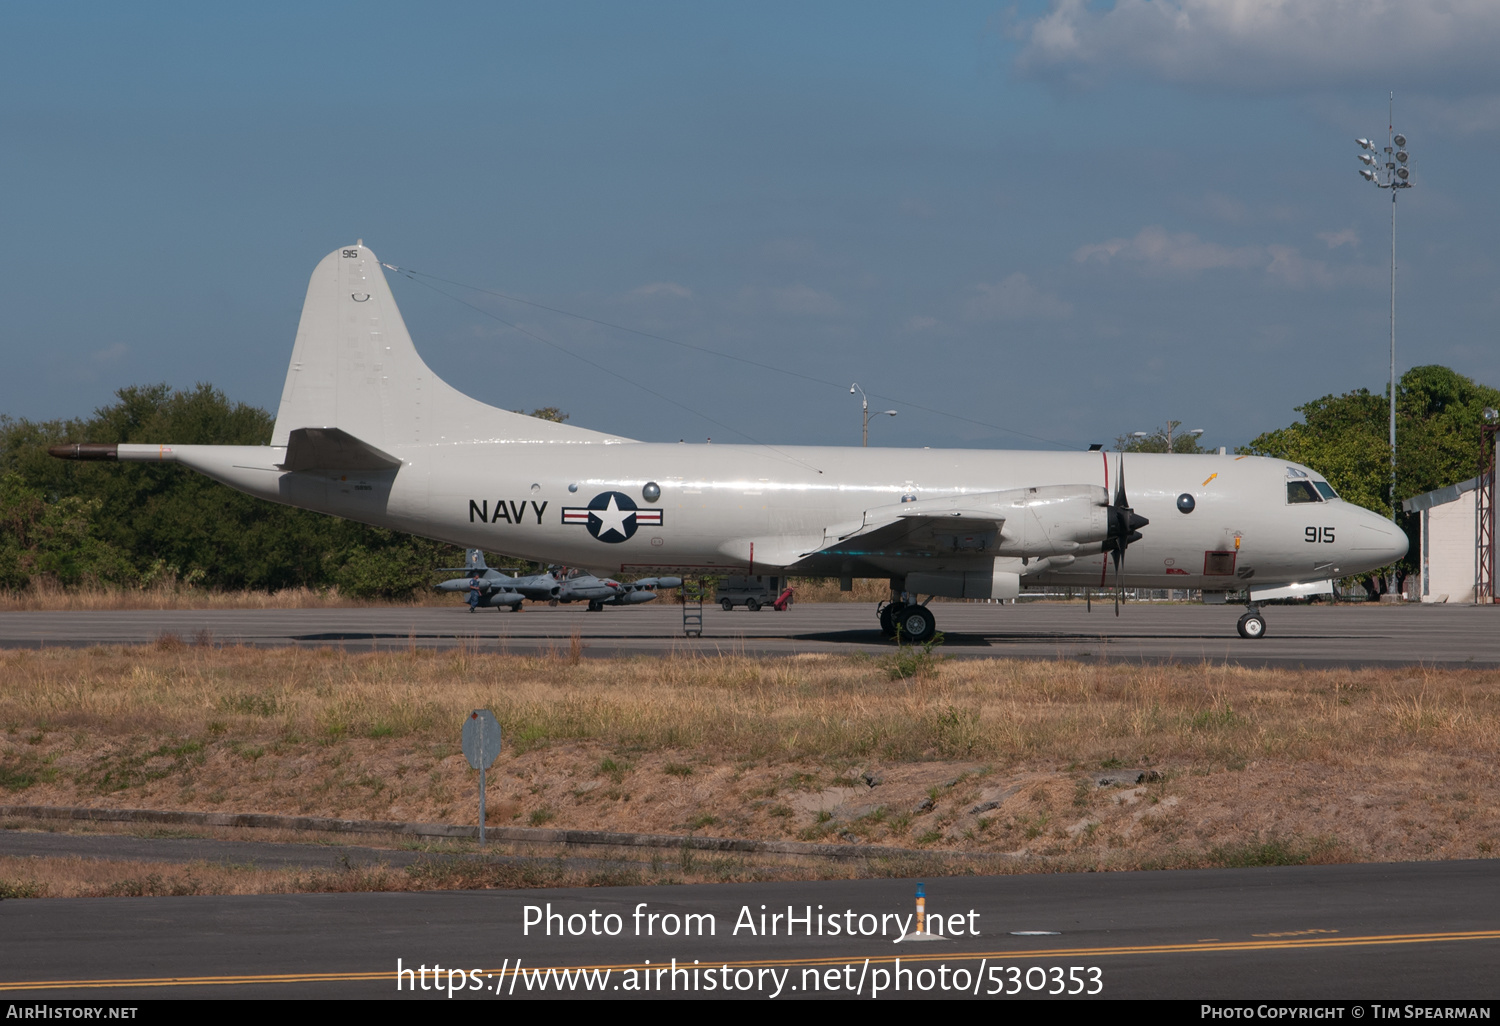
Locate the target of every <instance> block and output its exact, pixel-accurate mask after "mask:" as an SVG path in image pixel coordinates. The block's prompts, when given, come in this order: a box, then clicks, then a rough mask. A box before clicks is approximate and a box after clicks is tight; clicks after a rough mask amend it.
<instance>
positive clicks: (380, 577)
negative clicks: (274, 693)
mask: <svg viewBox="0 0 1500 1026" xmlns="http://www.w3.org/2000/svg"><path fill="white" fill-rule="evenodd" d="M116 396H117V399H118V401H117V402H115V403H113V404H111V405H109V406H106V407H103V408H101V409H99V410H97V411H95V413H94V416H93V417H91V418H89V419H87V420H71V421H48V422H45V423H35V422H32V421H26V420H16V419H13V418H10V417H5V416H0V475H4V476H3V478H0V587H6V588H19V587H24V586H25V585H26V584H27V583H28V582H29V581H30V580H31V579H33V578H36V577H53V578H56V579H57V580H58V581H60V582H62V583H64V584H73V583H77V582H80V581H83V580H87V579H94V580H100V581H106V582H111V583H119V584H137V585H146V584H150V583H152V582H153V581H154V580H156V579H158V578H162V577H175V578H176V579H177V580H179V581H187V582H190V583H200V584H203V585H205V586H209V587H214V588H226V589H227V588H254V589H263V590H275V589H278V588H290V587H308V588H326V587H329V586H331V585H338V586H339V587H340V588H341V589H342V590H344V591H346V592H348V593H350V594H354V595H359V596H386V597H399V596H402V595H406V594H410V593H411V592H413V591H415V590H417V589H420V588H425V587H428V586H429V585H430V584H431V581H432V569H433V568H434V567H437V566H443V565H449V566H452V565H455V562H454V561H455V560H456V559H461V558H462V557H461V556H457V555H456V554H455V553H456V550H455V549H454V548H453V547H452V546H448V545H441V544H438V543H436V542H430V541H426V540H424V539H420V538H415V537H412V536H410V535H404V534H399V533H397V532H393V531H385V530H381V529H378V528H373V527H366V526H364V525H362V524H355V523H352V522H350V521H346V520H339V519H336V518H334V517H329V516H325V515H323V514H319V513H311V512H308V511H306V510H298V509H292V508H291V507H287V506H279V505H275V504H272V503H268V502H265V501H263V500H260V499H256V498H252V497H251V496H248V495H244V494H242V493H240V492H236V491H234V490H233V489H230V488H226V487H225V486H224V485H221V484H218V483H217V482H214V481H211V480H209V479H208V478H206V477H203V476H202V475H200V474H195V473H193V472H192V471H190V470H188V469H186V468H184V467H179V466H174V465H172V464H152V463H123V464H122V463H113V462H98V463H93V462H78V463H75V462H71V461H65V460H57V459H53V458H52V457H50V456H48V455H47V446H49V445H55V444H57V443H59V442H66V441H88V442H105V443H110V442H113V443H121V442H134V443H141V442H144V443H152V442H170V443H173V444H177V445H266V444H268V443H269V442H270V439H271V428H272V426H273V420H272V418H271V416H270V415H269V414H267V413H266V412H265V411H264V410H260V409H256V408H255V407H252V406H247V405H245V404H244V403H231V402H230V401H229V400H228V399H227V398H226V397H225V396H224V394H223V393H222V392H220V391H219V390H218V389H215V388H213V387H211V386H209V385H204V384H200V385H198V386H197V387H195V388H192V389H188V390H184V391H173V390H172V389H170V388H169V387H168V386H166V385H149V386H133V387H130V388H122V389H120V391H118V392H117V393H116Z"/></svg>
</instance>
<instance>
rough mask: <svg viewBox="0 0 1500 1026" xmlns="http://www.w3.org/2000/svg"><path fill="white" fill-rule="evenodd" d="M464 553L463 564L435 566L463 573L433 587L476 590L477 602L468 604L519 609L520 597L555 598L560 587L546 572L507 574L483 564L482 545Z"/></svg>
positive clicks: (444, 589)
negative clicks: (465, 554)
mask: <svg viewBox="0 0 1500 1026" xmlns="http://www.w3.org/2000/svg"><path fill="white" fill-rule="evenodd" d="M467 555H468V559H467V561H466V562H465V564H464V565H463V566H445V567H439V568H438V569H439V572H440V573H441V572H444V571H454V570H458V571H462V572H463V573H465V574H466V575H467V576H465V577H455V578H453V579H452V580H448V581H443V582H442V583H441V584H439V585H437V590H438V591H457V592H464V593H469V592H473V593H476V594H477V595H478V596H479V600H478V602H477V603H470V606H471V608H477V607H478V606H495V607H499V606H504V607H508V608H510V609H512V610H514V611H517V612H519V611H520V609H521V602H522V600H523V599H532V600H533V601H546V600H548V599H555V598H557V596H558V593H559V592H561V591H562V586H561V585H559V584H558V583H557V582H556V581H555V580H553V579H552V576H551V575H550V574H532V575H529V576H526V577H510V576H508V575H506V574H503V573H501V572H500V571H499V570H495V569H492V568H491V567H490V566H489V565H488V564H486V563H485V561H484V551H483V550H482V549H469V550H468V554H467ZM476 584H477V587H476Z"/></svg>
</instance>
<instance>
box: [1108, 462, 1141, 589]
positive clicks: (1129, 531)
mask: <svg viewBox="0 0 1500 1026" xmlns="http://www.w3.org/2000/svg"><path fill="white" fill-rule="evenodd" d="M1108 517H1109V533H1108V535H1107V536H1106V537H1105V539H1104V551H1105V552H1108V553H1110V555H1111V558H1113V559H1114V563H1115V615H1116V616H1119V615H1120V599H1121V597H1122V596H1123V595H1124V589H1123V588H1122V586H1121V584H1120V564H1121V563H1123V562H1125V550H1126V549H1127V548H1129V547H1130V543H1131V542H1137V541H1140V540H1141V531H1140V529H1141V528H1142V527H1145V526H1146V525H1147V524H1149V523H1151V521H1149V520H1147V519H1146V518H1145V517H1143V516H1141V515H1139V514H1138V513H1136V511H1135V510H1133V509H1131V508H1130V499H1129V498H1128V497H1127V496H1126V494H1125V454H1124V453H1121V454H1120V461H1119V473H1118V474H1117V475H1116V482H1115V497H1114V501H1113V502H1111V503H1110V504H1109V506H1108Z"/></svg>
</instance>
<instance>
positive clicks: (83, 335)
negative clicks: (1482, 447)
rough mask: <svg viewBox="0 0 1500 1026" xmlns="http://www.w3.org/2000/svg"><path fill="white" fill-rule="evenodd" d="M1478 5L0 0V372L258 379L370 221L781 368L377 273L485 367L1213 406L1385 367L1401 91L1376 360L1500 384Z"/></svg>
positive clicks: (936, 428) (753, 417) (269, 377)
mask: <svg viewBox="0 0 1500 1026" xmlns="http://www.w3.org/2000/svg"><path fill="white" fill-rule="evenodd" d="M1497 44H1500V4H1495V3H1493V2H1490V0H1482V2H1481V0H1406V2H1401V3H1398V2H1395V0H1317V2H1312V0H1304V2H1297V0H1114V2H1109V0H1106V2H1102V3H1084V2H1081V0H1058V2H1052V3H1023V4H1020V5H1019V6H1017V5H1015V4H1012V3H999V4H996V3H965V2H952V3H944V4H940V5H917V4H906V5H901V4H874V3H868V2H863V3H848V4H842V3H822V4H806V3H798V4H782V5H778V4H771V3H765V2H757V3H754V4H701V3H681V4H662V3H639V4H618V3H604V4H590V3H570V4H547V5H542V4H530V5H515V4H497V3H483V4H472V5H470V4H428V5H409V4H384V3H374V2H364V3H358V4H318V5H303V4H296V5H293V4H257V5H236V6H234V7H232V8H231V7H229V6H228V5H203V4H187V3H183V4H137V5H128V6H127V5H104V4H99V5H92V4H73V5H66V6H64V5H34V6H31V7H27V6H22V5H7V6H5V7H4V8H3V9H0V133H3V139H4V145H3V146H0V183H3V185H4V188H5V196H6V200H7V202H5V203H4V205H3V206H0V270H3V273H0V308H3V309H4V311H5V315H6V316H5V318H4V322H3V335H0V355H3V359H4V362H5V367H6V372H5V373H4V374H3V375H0V412H4V413H9V414H11V415H13V416H24V417H32V418H51V417H62V416H78V415H83V414H87V413H88V412H89V411H90V410H92V409H93V408H95V407H97V406H100V405H102V404H105V403H107V402H108V401H109V400H110V398H111V395H112V393H113V391H114V390H115V389H116V388H119V387H121V386H123V385H129V384H141V383H148V382H155V381H167V382H169V383H171V384H173V385H175V386H180V387H185V386H190V385H192V384H194V383H195V382H199V381H207V382H211V383H213V384H215V385H217V386H218V387H220V388H222V389H223V390H224V391H225V392H227V393H228V394H229V395H230V396H231V397H232V398H234V399H238V400H243V401H245V402H249V403H253V404H256V405H260V406H264V407H266V408H268V409H272V410H274V408H275V404H276V402H277V400H278V398H279V396H280V390H281V383H282V379H283V377H284V375H285V371H286V364H287V360H288V357H289V355H290V352H291V346H292V337H293V333H294V331H295V328H296V322H297V316H298V313H299V311H300V308H301V302H302V296H303V292H304V290H305V288H306V281H307V276H308V274H309V273H310V272H311V270H312V267H313V265H314V264H315V263H316V262H317V261H318V259H319V258H321V257H322V256H323V255H324V254H325V253H327V252H328V251H330V250H332V249H335V248H337V247H339V246H340V245H343V244H346V243H348V242H351V241H353V240H354V239H355V238H363V239H364V240H365V241H366V243H367V244H369V245H370V246H371V247H372V248H373V249H374V250H375V251H376V252H377V253H378V254H379V255H380V257H381V258H382V259H384V260H386V261H389V262H391V263H395V264H398V265H401V266H405V267H410V268H413V269H416V270H418V271H422V272H426V273H428V274H431V275H436V276H439V277H441V278H446V279H450V280H453V281H458V282H462V283H465V284H468V285H474V286H479V287H482V288H485V289H490V290H494V291H497V292H501V293H505V294H507V295H510V296H516V297H521V298H524V299H528V300H532V301H534V302H537V303H541V304H544V305H547V306H552V307H556V308H559V309H563V310H568V311H575V312H577V313H580V314H584V315H587V316H589V317H593V318H596V319H599V320H603V321H608V322H612V323H617V324H621V325H625V326H629V327H634V328H638V329H641V330H643V331H646V332H651V333H655V334H659V335H664V336H668V337H670V338H673V339H676V340H679V341H681V342H685V343H689V344H691V345H694V346H698V347H703V348H706V349H711V350H717V351H720V352H730V353H734V354H737V355H740V356H742V357H745V358H747V359H751V360H754V361H756V362H757V363H761V364H766V365H768V366H770V367H774V368H782V369H785V370H790V371H795V372H796V373H797V374H800V375H804V377H795V376H791V375H786V374H780V373H777V372H775V371H773V370H763V369H759V368H755V367H750V366H747V365H745V364H740V363H734V362H731V361H728V360H724V359H721V358H719V357H715V356H712V355H705V354H701V353H696V352H693V351H690V350H684V349H681V348H676V347H673V346H670V345H667V344H665V343H662V342H659V341H655V340H652V339H648V338H645V337H643V336H640V335H633V334H629V333H625V332H621V331H618V330H613V329H610V328H606V327H602V326H600V325H598V324H594V323H590V322H587V321H582V320H577V319H572V318H568V317H563V316H559V315H557V314H552V313H548V312H546V311H543V310H540V309H538V308H535V307H527V306H524V305H520V304H516V303H513V302H509V301H505V300H501V299H499V298H498V297H495V296H490V295H484V294H481V293H475V292H460V291H458V290H453V289H450V288H448V287H447V286H444V288H445V289H448V291H450V292H453V293H454V294H455V295H461V296H462V297H463V298H464V299H465V301H466V302H468V303H470V304H473V305H474V306H478V307H480V308H481V309H482V310H484V311H488V312H489V313H490V314H493V315H494V316H493V317H491V316H487V315H486V314H484V313H481V312H478V311H476V310H475V309H473V308H472V306H465V305H462V304H460V303H458V302H455V301H453V300H452V299H450V298H447V297H445V296H443V295H441V294H439V293H438V292H435V291H433V290H431V289H429V288H427V287H425V286H422V285H419V284H416V283H414V282H412V281H410V280H407V279H404V278H394V279H393V281H392V287H393V289H394V290H395V292H396V296H397V299H398V300H399V302H400V303H401V306H402V310H403V313H404V314H405V316H406V320H407V323H408V326H409V327H410V328H411V331H412V334H413V337H414V338H415V339H416V341H417V345H418V348H419V349H420V350H421V352H422V354H423V355H424V357H425V358H426V359H427V361H428V362H429V363H430V364H431V365H432V366H433V368H434V369H435V370H436V371H437V372H438V373H439V374H440V375H442V376H443V377H445V378H447V379H448V380H450V381H451V382H453V383H454V384H456V385H458V386H459V387H461V388H463V389H464V390H465V391H468V392H470V393H471V394H473V395H475V396H477V397H478V398H481V399H483V400H485V401H488V402H492V403H495V404H497V405H501V406H505V407H509V408H518V407H526V408H531V407H534V406H546V405H556V406H560V407H562V408H563V409H565V410H567V411H569V412H570V413H571V414H572V417H573V422H574V423H578V424H582V425H585V426H589V427H596V428H601V429H604V430H609V431H615V432H619V433H622V434H627V435H631V436H634V437H639V438H646V439H655V440H675V439H677V438H687V439H689V440H695V439H697V440H701V439H702V438H704V437H710V436H712V437H713V438H714V439H715V440H716V441H743V440H745V439H746V438H752V439H754V440H757V441H764V442H773V443H782V444H787V443H798V442H806V443H817V444H825V443H826V444H845V443H848V444H857V443H858V440H859V408H858V400H857V398H855V397H851V396H850V395H849V394H848V385H849V383H850V382H852V381H859V382H860V384H861V385H862V386H863V387H864V388H865V389H866V390H867V391H868V392H869V393H870V394H871V396H872V402H873V403H876V404H878V408H880V409H886V408H895V409H898V410H900V411H901V413H900V416H898V417H897V418H895V419H891V418H882V419H881V420H880V421H878V422H876V423H875V424H872V427H871V442H872V444H876V445H916V446H921V445H932V446H944V445H958V446H985V447H1035V446H1043V447H1046V446H1065V447H1071V446H1078V447H1081V446H1084V445H1087V444H1088V443H1089V442H1092V441H1100V442H1111V441H1112V440H1113V439H1114V438H1115V437H1116V436H1117V435H1119V434H1122V433H1126V432H1129V431H1134V430H1151V429H1152V428H1155V427H1157V426H1160V425H1161V424H1162V423H1163V422H1165V421H1166V420H1167V419H1169V418H1171V419H1175V420H1180V421H1183V422H1184V426H1185V427H1201V428H1203V429H1204V430H1205V436H1204V440H1205V441H1206V442H1210V443H1212V444H1226V445H1231V446H1232V445H1236V444H1240V443H1243V442H1245V441H1247V440H1249V439H1250V438H1251V437H1253V436H1254V435H1255V434H1257V433H1259V432H1260V431H1263V430H1267V429H1270V428H1273V427H1278V426H1282V425H1284V424H1287V423H1289V422H1291V421H1292V420H1293V419H1294V418H1295V414H1294V412H1293V407H1295V406H1296V405H1298V404H1299V403H1302V402H1305V401H1307V400H1309V399H1312V398H1315V397H1317V396H1320V395H1323V394H1326V393H1329V392H1341V391H1345V390H1348V389H1351V388H1355V387H1360V386H1365V387H1369V388H1372V389H1378V388H1379V387H1380V386H1381V383H1382V382H1383V381H1384V379H1385V376H1386V365H1387V360H1388V304H1389V263H1388V261H1389V256H1390V234H1389V233H1390V220H1389V215H1390V203H1389V197H1388V194H1386V193H1384V192H1379V191H1378V190H1376V189H1375V188H1373V187H1372V186H1369V185H1367V184H1366V183H1365V182H1363V181H1362V180H1360V178H1359V177H1358V175H1357V174H1356V168H1357V167H1358V166H1359V165H1358V164H1357V163H1356V161H1355V153H1356V152H1357V151H1356V149H1355V146H1354V144H1353V139H1354V137H1355V136H1359V135H1365V136H1374V135H1377V134H1378V135H1379V136H1381V137H1382V138H1383V136H1384V133H1385V126H1386V108H1387V94H1388V91H1390V90H1395V92H1396V122H1397V128H1398V130H1403V131H1405V132H1406V134H1407V135H1408V136H1409V137H1410V140H1411V149H1412V153H1413V167H1414V169H1415V179H1414V180H1415V182H1416V187H1415V188H1412V189H1410V190H1407V191H1406V192H1405V193H1404V194H1403V195H1402V196H1401V198H1400V210H1399V212H1398V224H1397V231H1398V255H1399V258H1400V265H1401V266H1400V277H1399V283H1398V289H1399V291H1398V304H1399V307H1398V312H1399V320H1398V340H1397V342H1398V353H1397V358H1398V366H1399V368H1401V369H1404V368H1406V367H1409V366H1412V365H1414V364H1419V363H1444V364H1448V365H1450V366H1452V367H1454V368H1456V369H1458V370H1459V371H1461V372H1463V373H1465V374H1468V375H1471V376H1473V377H1475V378H1478V379H1479V380H1482V381H1485V382H1487V383H1489V384H1492V385H1500V347H1497V346H1496V345H1495V329H1496V325H1497V315H1500V298H1497V289H1496V282H1497V272H1500V264H1497V260H1496V257H1495V255H1494V239H1495V237H1496V235H1497V232H1496V227H1497V226H1496V201H1495V199H1494V198H1493V191H1492V187H1491V186H1487V185H1486V184H1485V183H1486V182H1487V181H1488V180H1489V178H1490V177H1491V175H1492V169H1493V168H1494V167H1495V166H1496V164H1497V161H1496V159H1495V158H1496V157H1497V155H1500V154H1497V149H1500V145H1497V144H1500V62H1495V61H1494V60H1493V58H1492V54H1493V53H1494V52H1496V49H1497ZM495 318H499V319H498V320H497V319H495ZM503 322H510V323H511V324H514V325H518V326H521V327H523V328H525V329H526V331H527V332H530V333H531V335H528V334H525V333H523V332H519V331H516V330H514V329H512V328H510V327H508V326H507V325H506V324H505V323H503ZM534 335H540V336H541V337H542V338H545V339H546V340H548V341H549V342H550V343H553V345H550V346H549V345H545V344H543V343H541V342H538V341H537V340H536V339H535V338H534V337H532V336H534ZM564 350H566V351H571V352H574V353H577V354H579V355H581V356H583V357H586V358H587V359H588V360H589V361H591V362H592V363H593V364H599V365H603V366H604V367H607V368H609V369H610V370H611V371H613V372H614V373H613V374H611V373H606V372H604V371H601V370H599V369H596V367H594V366H591V365H590V364H589V363H584V362H582V361H579V360H575V359H573V358H572V357H570V356H569V355H567V353H566V352H564ZM807 378H812V379H816V380H814V381H809V380H807ZM627 379H628V380H627ZM629 381H636V382H640V383H643V384H645V385H647V386H649V387H650V389H651V390H652V391H654V392H656V393H659V394H661V395H665V396H669V397H671V399H672V400H673V401H672V402H666V401H663V400H662V399H660V398H658V397H657V396H654V395H652V394H651V393H650V392H647V391H644V390H642V389H639V388H637V387H635V386H634V385H632V384H630V383H629ZM876 397H878V398H876ZM923 407H926V408H928V409H930V410H941V411H949V412H951V413H954V414H958V415H959V417H961V418H967V419H958V418H955V417H950V416H944V415H942V414H940V413H936V412H927V410H924V409H922V408H923ZM976 422H978V423H976ZM163 441H170V439H163Z"/></svg>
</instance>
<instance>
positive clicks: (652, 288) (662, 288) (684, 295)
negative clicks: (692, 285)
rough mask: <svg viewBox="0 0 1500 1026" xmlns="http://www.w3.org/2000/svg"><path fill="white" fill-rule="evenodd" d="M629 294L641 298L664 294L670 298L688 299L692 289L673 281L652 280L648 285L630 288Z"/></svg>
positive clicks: (690, 296)
mask: <svg viewBox="0 0 1500 1026" xmlns="http://www.w3.org/2000/svg"><path fill="white" fill-rule="evenodd" d="M630 294H631V295H632V296H639V297H641V298H642V299H650V298H653V297H655V296H666V297H668V298H670V299H690V298H692V295H693V290H692V289H689V288H687V287H686V286H684V285H679V284H677V283H676V282H675V281H653V282H652V283H651V284H649V285H642V286H641V287H640V288H638V289H631V291H630Z"/></svg>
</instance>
